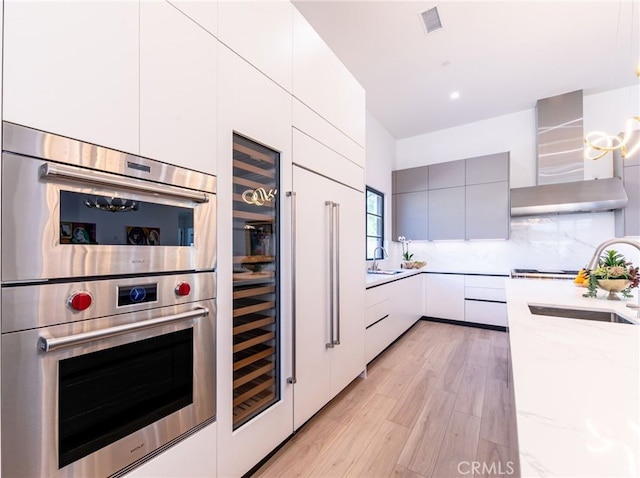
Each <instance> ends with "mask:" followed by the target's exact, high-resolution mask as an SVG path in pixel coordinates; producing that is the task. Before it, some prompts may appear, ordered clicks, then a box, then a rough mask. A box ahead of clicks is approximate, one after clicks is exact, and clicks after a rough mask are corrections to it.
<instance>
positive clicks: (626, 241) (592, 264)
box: [374, 239, 640, 317]
mask: <svg viewBox="0 0 640 478" xmlns="http://www.w3.org/2000/svg"><path fill="white" fill-rule="evenodd" d="M614 244H628V245H630V246H633V247H635V248H636V249H638V251H640V242H638V241H634V240H633V239H609V240H608V241H604V242H603V243H602V244H600V245H599V246H598V247H596V250H595V252H594V253H593V257H592V258H591V260H590V261H589V263H588V264H587V266H586V268H587V269H589V271H594V270H596V268H597V267H598V260H599V259H600V254H602V252H603V251H604V250H605V248H607V247H609V246H612V245H614ZM374 254H375V252H374ZM627 307H629V308H630V309H634V310H637V311H638V317H640V293H639V294H638V304H631V303H629V304H627Z"/></svg>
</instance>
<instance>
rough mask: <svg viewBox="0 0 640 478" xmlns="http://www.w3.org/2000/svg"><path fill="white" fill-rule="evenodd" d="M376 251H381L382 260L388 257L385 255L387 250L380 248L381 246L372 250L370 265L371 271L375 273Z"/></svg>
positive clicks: (376, 265) (376, 268) (376, 263)
mask: <svg viewBox="0 0 640 478" xmlns="http://www.w3.org/2000/svg"><path fill="white" fill-rule="evenodd" d="M378 249H380V250H382V258H383V259H384V258H385V257H389V254H387V250H386V249H385V248H384V247H382V246H378V247H376V248H375V249H374V250H373V264H371V270H372V271H377V270H378V262H377V259H376V252H377V251H378Z"/></svg>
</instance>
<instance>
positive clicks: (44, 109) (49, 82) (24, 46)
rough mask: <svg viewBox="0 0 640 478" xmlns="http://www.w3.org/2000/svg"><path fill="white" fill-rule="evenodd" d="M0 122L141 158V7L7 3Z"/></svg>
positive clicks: (102, 3) (109, 3)
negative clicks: (139, 77) (139, 79)
mask: <svg viewBox="0 0 640 478" xmlns="http://www.w3.org/2000/svg"><path fill="white" fill-rule="evenodd" d="M4 15H5V18H4V20H5V21H4V25H5V29H4V78H3V81H4V87H3V88H4V89H3V97H4V105H3V119H4V120H7V121H11V122H15V123H19V124H22V125H25V126H30V127H33V128H37V129H41V130H44V131H49V132H53V133H57V134H60V135H64V136H69V137H71V138H76V139H81V140H83V141H86V142H90V143H95V144H98V145H101V146H106V147H109V148H113V149H118V150H121V151H125V152H129V153H136V154H137V153H138V150H139V145H138V121H139V111H138V21H139V15H138V3H137V2H112V1H91V2H81V1H73V2H50V1H38V2H25V1H7V2H5V3H4Z"/></svg>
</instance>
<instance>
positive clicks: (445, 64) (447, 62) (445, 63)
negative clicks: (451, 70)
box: [440, 60, 451, 68]
mask: <svg viewBox="0 0 640 478" xmlns="http://www.w3.org/2000/svg"><path fill="white" fill-rule="evenodd" d="M440 65H441V66H442V67H443V68H446V67H447V66H449V65H451V62H450V61H449V60H445V61H443V62H442V63H441V64H440Z"/></svg>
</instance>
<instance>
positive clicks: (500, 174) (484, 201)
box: [393, 152, 510, 240]
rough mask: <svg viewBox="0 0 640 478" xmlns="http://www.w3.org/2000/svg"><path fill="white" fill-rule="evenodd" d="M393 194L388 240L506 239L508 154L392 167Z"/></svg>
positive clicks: (507, 219) (508, 215) (507, 227)
mask: <svg viewBox="0 0 640 478" xmlns="http://www.w3.org/2000/svg"><path fill="white" fill-rule="evenodd" d="M427 190H428V194H427ZM393 193H394V194H393V237H394V239H395V238H397V237H398V236H400V235H401V236H405V237H407V238H411V239H414V240H426V239H429V240H445V239H508V238H509V225H510V208H509V153H508V152H505V153H496V154H490V155H486V156H478V157H476V158H469V159H462V160H459V161H451V162H448V163H438V164H432V165H429V166H422V167H418V168H410V169H402V170H398V171H394V172H393Z"/></svg>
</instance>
